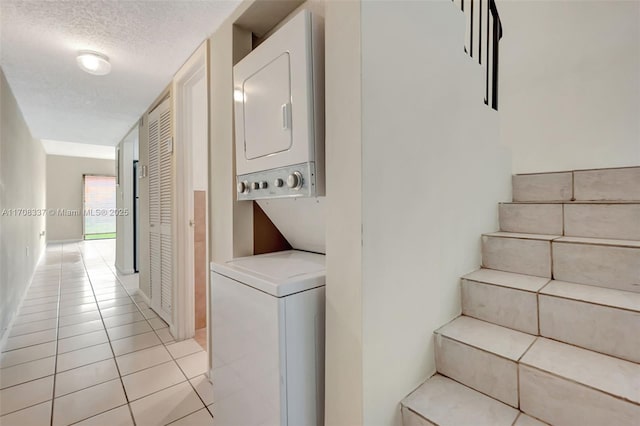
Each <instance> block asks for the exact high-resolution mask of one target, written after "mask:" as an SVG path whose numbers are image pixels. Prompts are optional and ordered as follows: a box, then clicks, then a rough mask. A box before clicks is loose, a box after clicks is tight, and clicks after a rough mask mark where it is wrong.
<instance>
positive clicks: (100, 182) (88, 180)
mask: <svg viewBox="0 0 640 426" xmlns="http://www.w3.org/2000/svg"><path fill="white" fill-rule="evenodd" d="M83 181H84V183H83V187H84V189H83V206H82V207H83V210H82V211H83V221H82V224H83V235H84V239H85V240H104V239H113V238H115V237H116V213H117V210H116V178H115V176H95V175H84V176H83Z"/></svg>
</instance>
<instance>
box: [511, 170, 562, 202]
mask: <svg viewBox="0 0 640 426" xmlns="http://www.w3.org/2000/svg"><path fill="white" fill-rule="evenodd" d="M511 182H512V187H513V201H570V200H571V198H572V197H573V174H572V172H563V173H542V174H533V175H514V176H513V178H512V181H511Z"/></svg>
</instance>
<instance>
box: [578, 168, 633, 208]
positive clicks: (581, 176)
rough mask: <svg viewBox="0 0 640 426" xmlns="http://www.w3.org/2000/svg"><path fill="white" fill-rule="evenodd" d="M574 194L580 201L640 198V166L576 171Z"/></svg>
mask: <svg viewBox="0 0 640 426" xmlns="http://www.w3.org/2000/svg"><path fill="white" fill-rule="evenodd" d="M574 194H575V198H576V200H578V201H582V200H585V201H601V200H604V201H637V200H640V167H631V168H625V169H603V170H585V171H576V172H574Z"/></svg>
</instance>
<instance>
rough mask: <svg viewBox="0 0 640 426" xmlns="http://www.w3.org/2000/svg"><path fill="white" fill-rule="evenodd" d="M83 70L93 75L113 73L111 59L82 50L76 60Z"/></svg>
mask: <svg viewBox="0 0 640 426" xmlns="http://www.w3.org/2000/svg"><path fill="white" fill-rule="evenodd" d="M76 60H77V62H78V66H79V67H80V69H81V70H83V71H85V72H88V73H89V74H93V75H107V74H109V72H110V71H111V63H110V62H109V58H108V57H107V56H105V55H103V54H102V53H98V52H92V51H90V50H81V51H80V52H78V57H77V58H76Z"/></svg>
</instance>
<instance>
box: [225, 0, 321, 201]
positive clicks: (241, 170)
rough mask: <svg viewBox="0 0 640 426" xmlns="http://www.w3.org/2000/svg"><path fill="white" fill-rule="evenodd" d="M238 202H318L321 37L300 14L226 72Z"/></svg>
mask: <svg viewBox="0 0 640 426" xmlns="http://www.w3.org/2000/svg"><path fill="white" fill-rule="evenodd" d="M233 81H234V111H235V143H236V173H237V176H236V179H237V181H236V183H237V185H238V191H237V194H238V199H239V200H255V199H264V198H280V197H316V196H321V195H324V35H323V21H322V18H321V17H320V16H316V15H314V14H312V13H311V12H310V11H309V10H302V11H300V12H299V13H298V14H297V15H296V16H294V17H292V18H291V19H290V20H289V21H288V22H287V23H285V24H284V25H283V26H282V27H281V28H280V29H278V30H277V31H276V32H275V33H273V34H272V35H271V36H269V38H267V39H266V40H265V41H264V42H263V43H262V44H260V45H259V46H258V47H256V49H254V50H253V51H252V52H251V53H249V54H248V55H247V56H246V57H245V58H243V59H242V60H241V61H240V62H238V63H237V64H236V65H235V66H234V67H233Z"/></svg>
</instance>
